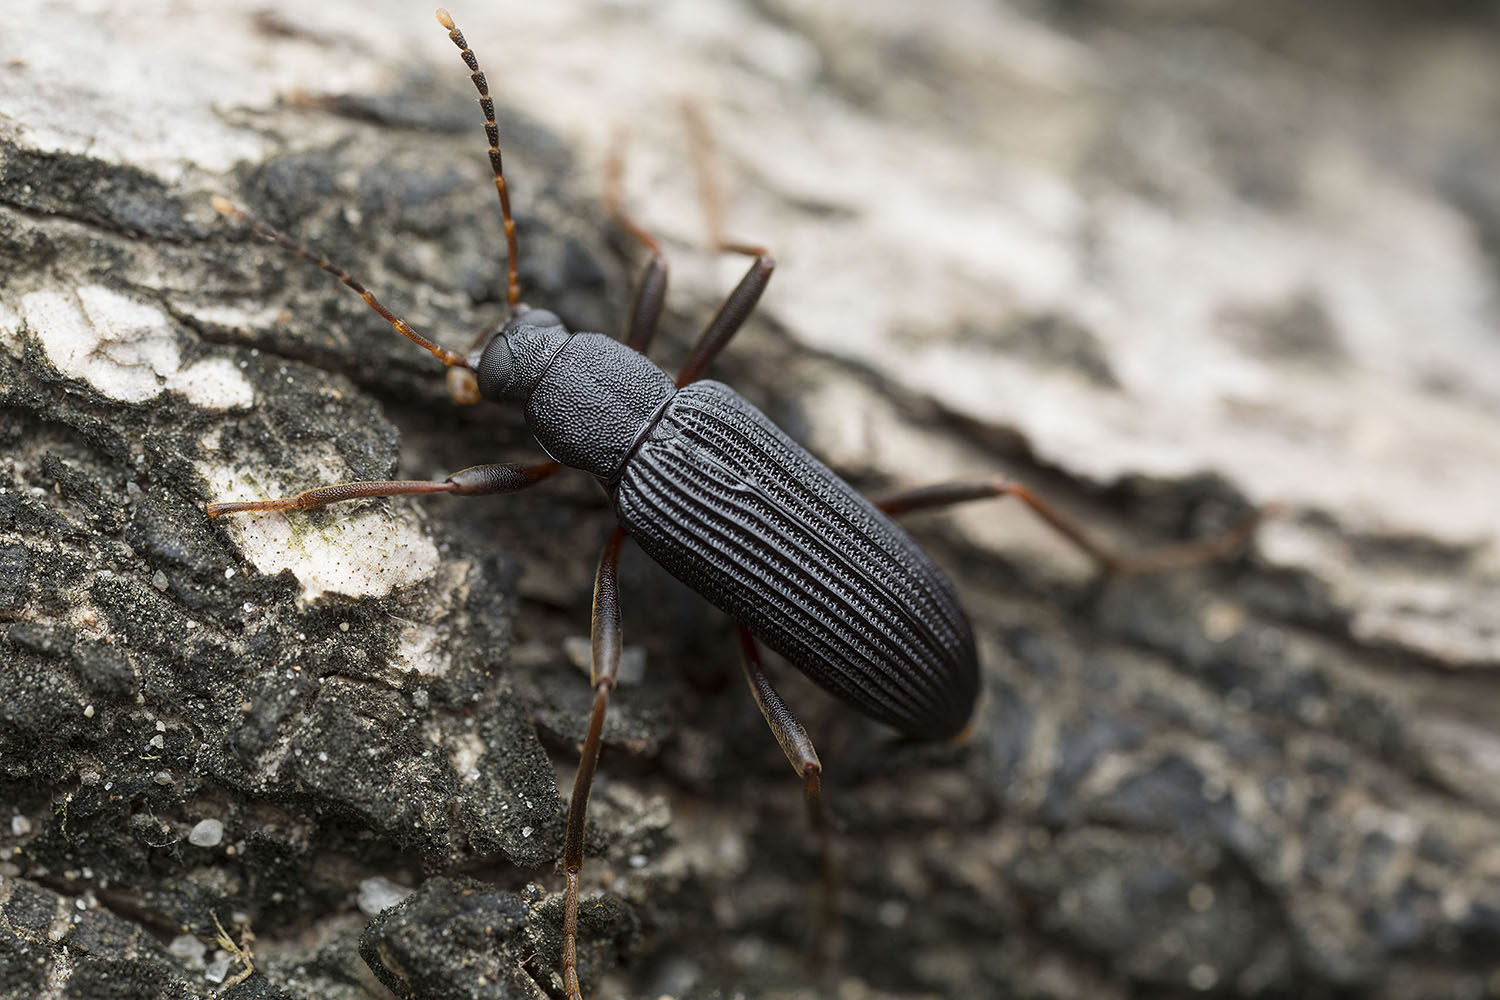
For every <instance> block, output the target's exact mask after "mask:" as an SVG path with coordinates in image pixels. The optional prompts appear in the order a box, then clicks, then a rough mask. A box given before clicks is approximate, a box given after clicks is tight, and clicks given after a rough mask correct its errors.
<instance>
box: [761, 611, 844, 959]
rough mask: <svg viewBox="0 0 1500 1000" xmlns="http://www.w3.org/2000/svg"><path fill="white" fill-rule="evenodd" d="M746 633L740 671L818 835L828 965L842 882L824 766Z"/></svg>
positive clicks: (818, 950) (822, 940) (821, 955)
mask: <svg viewBox="0 0 1500 1000" xmlns="http://www.w3.org/2000/svg"><path fill="white" fill-rule="evenodd" d="M739 629H740V665H741V666H742V667H744V668H745V679H746V680H747V681H748V682H749V683H750V693H751V694H753V695H755V703H756V704H757V705H759V706H760V714H761V715H763V716H765V719H766V722H767V724H769V725H770V727H771V733H772V734H773V735H774V736H775V737H776V742H777V743H780V744H781V751H782V753H784V754H786V759H787V760H788V761H789V762H790V763H791V765H792V770H794V771H796V772H797V774H798V775H799V776H800V777H801V778H802V795H803V798H804V799H805V800H806V802H807V818H808V822H809V823H811V824H812V828H813V830H814V831H815V832H816V833H817V835H818V861H819V865H820V867H821V870H822V872H823V880H822V892H821V893H820V899H819V903H820V905H819V907H818V930H817V940H816V942H815V946H814V961H815V962H816V963H817V964H819V965H820V966H821V965H826V963H827V959H828V957H829V952H830V950H831V947H830V946H831V941H832V938H833V931H834V930H835V928H836V926H837V924H836V920H837V916H838V877H837V872H836V870H835V868H834V863H833V843H832V835H831V832H830V826H831V824H830V823H829V820H828V807H827V806H826V805H825V804H824V801H823V781H822V778H823V765H822V763H821V762H819V760H818V751H817V750H816V749H814V747H813V743H812V739H811V738H810V737H809V736H808V735H807V730H806V729H804V728H803V727H802V723H800V722H798V721H797V717H796V716H794V715H793V714H792V712H791V709H789V708H787V707H786V702H784V701H782V700H781V695H779V694H777V693H776V689H775V688H774V687H772V686H771V679H770V678H769V677H767V676H766V672H765V670H764V669H763V668H762V667H761V663H760V650H759V649H758V648H757V647H756V643H755V636H753V635H751V634H750V630H749V629H747V628H746V627H745V626H744V625H741V626H740V627H739Z"/></svg>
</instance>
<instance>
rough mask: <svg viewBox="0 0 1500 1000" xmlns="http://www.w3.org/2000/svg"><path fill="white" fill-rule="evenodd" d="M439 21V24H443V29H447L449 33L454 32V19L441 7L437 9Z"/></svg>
mask: <svg viewBox="0 0 1500 1000" xmlns="http://www.w3.org/2000/svg"><path fill="white" fill-rule="evenodd" d="M437 19H438V24H441V25H442V26H443V27H445V28H447V29H448V30H449V31H452V30H453V17H452V15H450V14H449V13H448V12H447V11H446V10H444V9H443V8H442V7H439V8H438V9H437Z"/></svg>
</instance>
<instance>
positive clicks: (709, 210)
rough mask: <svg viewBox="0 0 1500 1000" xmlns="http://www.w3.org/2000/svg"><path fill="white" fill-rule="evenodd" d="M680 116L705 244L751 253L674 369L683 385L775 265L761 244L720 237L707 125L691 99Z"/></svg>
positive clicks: (733, 328) (751, 304) (707, 360)
mask: <svg viewBox="0 0 1500 1000" xmlns="http://www.w3.org/2000/svg"><path fill="white" fill-rule="evenodd" d="M682 114H683V119H684V120H685V121H686V123H687V127H688V136H689V138H690V139H691V140H692V145H693V169H694V172H695V173H696V174H697V175H698V193H699V197H700V199H701V200H702V202H703V216H704V219H705V221H706V222H707V224H708V241H709V245H710V246H712V247H713V249H714V250H716V251H726V252H728V253H738V254H744V255H745V256H747V257H754V258H755V260H754V262H753V263H752V264H751V265H750V268H749V270H747V271H746V272H745V276H744V277H743V278H741V279H740V283H739V284H738V285H736V286H735V288H734V291H732V292H730V293H729V297H728V298H727V299H725V300H724V304H723V305H721V306H720V307H719V311H718V312H717V313H715V314H714V318H713V319H712V320H710V321H709V324H708V326H707V327H706V328H705V329H704V331H703V333H702V335H701V336H699V338H698V343H697V344H695V345H694V346H693V350H692V353H690V354H689V355H688V357H687V360H686V361H684V362H683V363H682V369H681V370H680V371H679V372H678V373H677V385H678V386H684V385H687V384H688V383H689V382H696V381H697V380H698V379H700V378H702V377H703V373H704V371H706V370H707V368H708V366H709V365H710V364H712V363H713V360H714V358H716V357H718V356H719V352H720V351H722V350H723V349H724V345H725V344H728V343H729V341H730V338H732V337H733V336H734V335H735V334H736V333H738V332H739V329H740V327H741V326H742V325H744V322H745V320H746V319H748V318H749V316H750V313H751V312H753V311H754V310H755V304H756V303H757V302H758V301H760V296H761V293H762V292H764V291H765V290H766V285H767V284H769V283H770V281H771V272H772V271H774V270H775V269H776V260H775V259H774V258H773V257H772V256H771V252H770V251H769V250H767V249H766V248H765V247H763V246H758V245H756V244H753V243H740V242H737V241H734V240H729V239H725V237H724V225H723V217H724V210H723V201H724V199H723V197H722V195H721V194H720V191H719V185H718V180H717V176H716V175H715V173H714V170H713V168H712V166H711V163H712V160H713V141H712V138H711V137H710V136H709V133H708V126H707V125H705V124H704V122H703V118H702V117H701V116H700V115H699V114H698V110H697V107H696V106H695V105H694V104H693V103H692V102H691V101H685V102H683V106H682Z"/></svg>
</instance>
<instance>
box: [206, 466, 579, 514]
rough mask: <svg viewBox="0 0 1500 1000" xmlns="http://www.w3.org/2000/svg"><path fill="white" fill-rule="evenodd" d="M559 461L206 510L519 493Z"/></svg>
mask: <svg viewBox="0 0 1500 1000" xmlns="http://www.w3.org/2000/svg"><path fill="white" fill-rule="evenodd" d="M559 468H561V466H560V465H558V463H556V462H552V461H547V462H535V463H533V464H531V465H522V464H521V463H519V462H509V463H506V464H502V465H473V466H470V467H469V468H467V469H461V470H459V471H458V472H455V473H453V474H452V475H451V476H449V477H448V478H446V479H427V480H423V479H385V480H368V481H362V482H356V483H336V484H334V485H332V486H319V487H317V488H316V489H311V490H306V491H304V492H302V493H298V494H297V495H296V496H291V497H277V498H275V499H272V500H231V501H227V502H223V503H211V504H208V505H207V506H205V508H204V512H205V513H206V514H208V516H209V517H218V516H220V515H221V514H240V513H244V512H246V511H272V510H319V509H321V508H323V507H327V506H328V505H329V504H331V503H338V502H339V501H340V500H358V499H359V498H361V497H395V496H406V495H408V494H426V493H448V494H451V495H453V496H460V497H477V496H493V495H495V494H499V493H519V492H520V491H521V490H524V489H526V488H527V487H529V486H535V485H536V484H537V483H539V482H541V481H542V480H543V479H546V478H547V477H548V476H550V475H552V474H553V473H554V472H556V471H557V470H558V469H559Z"/></svg>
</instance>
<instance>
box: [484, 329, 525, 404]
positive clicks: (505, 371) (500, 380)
mask: <svg viewBox="0 0 1500 1000" xmlns="http://www.w3.org/2000/svg"><path fill="white" fill-rule="evenodd" d="M474 375H475V377H476V378H478V379H479V394H480V395H481V396H483V397H484V398H485V399H501V398H503V397H504V396H505V390H506V389H509V388H510V384H511V382H512V381H514V380H515V377H516V357H515V355H514V354H512V353H511V351H510V343H509V341H507V340H506V339H505V337H504V336H497V337H492V338H490V342H489V343H488V344H486V345H485V346H484V354H483V355H481V356H480V358H479V365H478V367H476V368H475V369H474Z"/></svg>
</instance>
